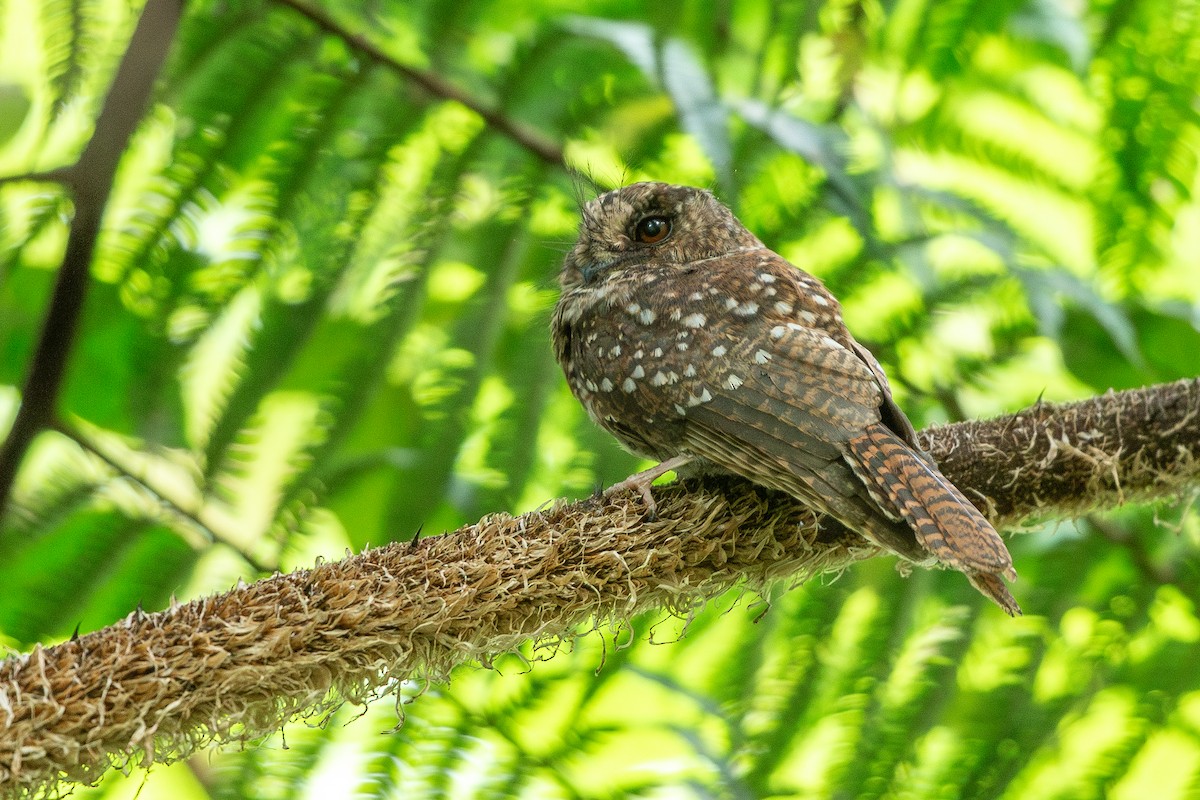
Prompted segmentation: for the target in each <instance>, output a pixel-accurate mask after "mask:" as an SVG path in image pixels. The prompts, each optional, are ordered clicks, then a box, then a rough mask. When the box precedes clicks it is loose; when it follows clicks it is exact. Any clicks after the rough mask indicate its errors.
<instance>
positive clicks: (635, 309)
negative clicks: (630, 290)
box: [625, 303, 642, 314]
mask: <svg viewBox="0 0 1200 800" xmlns="http://www.w3.org/2000/svg"><path fill="white" fill-rule="evenodd" d="M625 310H626V311H628V312H629V313H630V314H637V313H638V312H640V311H641V310H642V307H641V306H640V305H638V304H637V303H630V304H629V305H627V306H625Z"/></svg>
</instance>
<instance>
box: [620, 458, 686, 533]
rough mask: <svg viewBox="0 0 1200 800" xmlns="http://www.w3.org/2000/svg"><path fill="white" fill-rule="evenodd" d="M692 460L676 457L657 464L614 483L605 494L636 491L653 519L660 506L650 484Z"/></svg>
mask: <svg viewBox="0 0 1200 800" xmlns="http://www.w3.org/2000/svg"><path fill="white" fill-rule="evenodd" d="M691 460H692V457H691V456H675V457H674V458H668V459H667V460H666V461H663V462H662V463H661V464H655V465H654V466H653V467H651V468H650V469H644V470H642V471H641V472H639V473H637V474H635V475H630V476H629V477H628V478H626V479H625V480H623V481H621V482H620V483H614V484H613V485H612V486H610V487H608V490H607V491H606V492H605V494H613V493H615V492H623V491H626V490H627V489H636V490H637V491H638V492H639V493H640V494H641V495H642V500H643V501H644V502H645V503H646V508H647V509H648V510H649V511H650V517H651V519H653V518H655V517H656V516H657V515H658V505H657V504H656V503H655V502H654V495H653V494H651V493H650V484H652V483H654V482H655V481H656V480H658V479H659V478H661V477H662V476H663V475H665V474H666V473H668V472H670V471H671V470H673V469H678V468H679V467H682V466H683V465H684V464H686V463H688V462H689V461H691Z"/></svg>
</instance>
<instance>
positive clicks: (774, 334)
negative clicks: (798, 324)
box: [771, 325, 787, 339]
mask: <svg viewBox="0 0 1200 800" xmlns="http://www.w3.org/2000/svg"><path fill="white" fill-rule="evenodd" d="M785 333H787V328H785V327H784V326H782V325H776V326H775V327H774V328H771V338H772V339H782V338H783V335H784V334H785Z"/></svg>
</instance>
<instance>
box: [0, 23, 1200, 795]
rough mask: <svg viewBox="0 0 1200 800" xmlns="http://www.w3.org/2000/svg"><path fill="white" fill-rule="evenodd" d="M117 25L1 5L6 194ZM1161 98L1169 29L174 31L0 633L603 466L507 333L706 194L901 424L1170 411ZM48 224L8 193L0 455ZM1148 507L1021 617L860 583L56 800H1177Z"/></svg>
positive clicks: (427, 690)
mask: <svg viewBox="0 0 1200 800" xmlns="http://www.w3.org/2000/svg"><path fill="white" fill-rule="evenodd" d="M304 2H313V3H315V2H316V0H304ZM139 6H140V4H137V3H131V2H129V0H40V2H37V3H22V2H13V1H12V0H0V176H12V175H20V174H25V173H31V172H35V171H39V170H46V169H52V168H54V167H57V166H61V165H64V164H68V163H70V162H72V161H73V160H74V159H75V158H76V157H77V156H78V153H79V152H80V150H81V148H82V146H83V145H84V143H85V142H86V140H87V138H88V136H89V135H90V131H91V126H92V121H93V120H94V118H95V116H96V114H97V112H98V109H99V107H100V104H101V103H102V101H103V98H104V93H105V92H106V90H107V86H108V83H109V81H110V80H111V77H112V74H113V71H114V69H115V65H116V63H117V61H118V59H119V58H120V56H121V54H122V53H123V51H124V48H125V46H126V44H127V42H128V39H129V35H130V33H131V31H132V28H133V25H134V23H135V22H136V19H137V14H138V12H139V10H140V9H139ZM364 43H366V45H365V46H364ZM447 87H449V90H450V91H447ZM1198 88H1200V4H1197V3H1196V2H1188V1H1186V0H1185V1H1184V2H1175V1H1174V0H1137V1H1135V0H1109V1H1105V0H1098V1H1097V2H1091V3H1085V2H1076V1H1073V0H1026V1H1024V2H1018V1H1017V0H997V1H996V2H978V1H971V0H944V1H943V2H932V0H896V1H895V2H886V1H884V0H877V1H876V2H826V3H820V2H782V1H781V2H769V0H745V1H744V2H737V3H734V2H732V1H731V0H723V1H719V2H714V3H705V2H699V1H698V0H693V1H691V2H681V1H679V0H674V1H672V0H665V1H664V2H659V3H652V4H641V3H633V2H628V0H601V1H600V2H592V3H588V4H586V7H585V6H584V4H572V3H566V2H562V1H561V0H558V1H557V2H556V0H527V2H522V3H510V2H504V1H503V0H453V2H445V1H444V0H425V2H413V1H412V0H352V1H351V2H341V3H333V2H327V3H326V4H325V7H324V8H321V7H319V6H316V5H312V6H309V5H304V4H303V3H302V1H301V0H192V2H190V3H189V4H188V7H187V11H186V17H185V19H184V22H183V25H182V28H181V32H180V36H179V38H178V40H177V42H176V45H175V48H174V50H173V52H172V55H171V58H170V61H169V63H168V67H167V70H166V73H165V77H164V79H163V80H162V81H161V83H160V87H159V90H158V93H157V95H156V98H155V102H154V104H153V107H152V108H151V109H150V110H149V111H148V113H147V115H146V117H145V119H144V120H143V123H142V125H141V127H140V129H139V132H138V134H137V136H136V137H135V140H134V142H133V144H132V146H131V147H130V149H129V151H128V152H127V153H126V155H125V157H124V159H123V161H122V164H121V168H120V171H119V173H118V177H117V182H116V185H115V189H114V194H113V197H112V199H111V201H110V204H109V207H108V210H107V216H106V219H105V224H104V230H103V235H102V237H101V240H100V242H99V247H98V250H97V253H96V257H95V260H94V265H93V270H92V285H91V287H90V295H89V299H88V304H87V310H86V314H85V319H84V323H83V331H82V336H81V338H80V340H79V342H78V344H77V347H76V349H75V352H74V354H73V357H72V360H71V362H70V366H69V372H68V378H67V383H66V386H65V388H64V396H63V399H62V403H61V409H60V411H61V413H60V421H59V423H58V424H57V425H56V430H55V431H53V432H48V433H45V434H43V435H42V436H41V437H40V438H39V439H38V440H37V443H36V446H35V448H34V449H33V451H32V452H31V454H30V456H29V458H27V459H26V462H25V463H24V465H23V469H22V471H21V473H20V475H19V478H18V483H17V487H16V492H15V494H14V497H13V501H12V503H11V504H10V507H9V508H8V509H6V511H5V513H4V516H3V518H2V522H0V587H3V589H0V643H4V644H6V645H8V646H9V647H11V648H14V649H17V650H24V649H28V648H29V647H31V646H32V644H33V643H35V642H43V643H49V642H54V641H59V640H62V639H64V638H67V637H69V636H70V635H71V633H72V631H73V630H75V629H76V626H77V625H78V626H79V630H82V631H88V630H93V629H95V628H98V627H102V626H104V625H107V624H110V623H112V622H113V621H115V620H117V619H119V618H120V617H122V616H124V615H125V614H128V613H129V612H130V611H131V610H133V609H135V608H136V607H138V606H139V604H140V605H141V607H143V608H145V609H148V610H154V609H159V608H162V607H164V606H165V605H166V604H167V603H168V602H169V599H170V597H171V596H172V595H176V596H178V597H179V598H181V599H187V598H191V597H194V596H197V595H200V594H203V593H206V592H210V591H215V590H219V589H224V588H227V587H229V586H230V585H231V584H232V583H234V582H235V581H236V580H237V579H238V578H243V579H246V580H252V579H254V578H255V577H258V576H260V575H262V574H264V571H270V570H273V569H275V568H279V569H284V570H287V569H291V568H294V567H296V566H305V565H310V564H311V563H312V562H313V559H314V558H315V557H317V556H324V557H327V558H336V557H338V556H340V555H341V554H342V553H343V552H345V551H346V549H351V550H358V549H361V548H363V547H366V546H368V545H377V544H381V543H384V542H387V541H390V540H395V539H404V538H408V537H411V536H412V535H413V533H414V532H415V531H416V530H417V529H418V528H423V530H424V532H425V533H426V534H429V533H436V532H440V531H442V530H450V529H453V528H455V527H457V526H459V525H461V524H464V523H467V522H471V521H474V520H475V519H477V518H478V517H479V516H480V515H482V514H485V513H488V512H493V511H511V512H524V511H528V510H531V509H533V508H536V507H538V506H539V505H541V504H543V503H545V502H547V501H550V500H552V499H554V498H559V497H568V498H576V497H581V496H584V495H586V494H588V493H589V492H591V491H593V490H594V488H595V487H597V486H599V485H606V484H609V483H612V482H614V481H616V480H618V479H620V478H622V477H624V476H625V475H627V474H628V473H630V472H631V471H633V470H634V469H636V468H637V467H638V463H637V462H636V460H635V459H634V458H633V457H631V456H629V455H627V454H624V453H623V452H621V451H620V450H619V449H618V448H617V447H616V446H615V445H614V443H613V442H612V441H610V440H609V439H608V438H607V437H606V436H605V435H603V434H602V433H600V432H599V431H597V430H596V429H595V428H594V427H593V426H592V425H591V424H590V423H589V422H588V420H587V419H586V417H585V416H584V414H583V413H582V411H581V409H580V408H579V407H578V406H577V404H576V403H575V402H574V401H573V400H572V398H571V397H570V395H569V393H568V392H567V390H566V387H565V384H564V383H563V381H562V379H561V377H560V375H559V372H558V369H557V367H556V365H555V364H554V362H553V357H552V355H551V352H550V348H549V344H548V319H549V311H550V308H551V307H552V305H553V303H554V300H555V298H556V284H555V280H556V272H557V268H558V265H559V263H560V261H561V257H562V252H563V251H564V250H565V249H566V248H567V247H568V246H569V244H570V242H571V241H572V239H573V236H574V229H575V225H576V224H577V208H578V203H579V201H580V200H581V199H587V198H589V197H590V196H591V195H592V194H594V193H595V191H596V190H597V188H607V187H612V186H615V185H619V184H621V183H624V182H630V181H633V180H638V179H644V178H646V179H651V178H652V179H657V180H668V181H675V182H684V183H690V184H696V185H702V186H707V187H710V188H712V189H713V190H714V191H715V192H717V194H718V195H719V196H720V197H721V198H722V199H723V200H725V201H726V202H727V203H729V204H730V205H731V206H732V207H733V208H734V210H735V211H736V212H737V213H738V214H739V215H740V217H741V218H742V220H743V221H744V222H745V223H746V224H747V226H748V227H750V228H751V229H752V230H753V231H755V232H756V233H757V234H758V235H759V236H760V238H762V239H763V240H764V241H765V242H766V243H767V244H768V245H770V246H771V247H773V248H774V249H775V250H777V251H779V252H780V253H782V254H783V255H785V256H786V257H788V258H789V259H790V260H792V261H793V262H794V263H796V264H798V265H800V266H802V267H804V268H805V269H808V270H809V271H811V272H814V273H816V274H817V275H819V276H820V277H821V278H822V279H823V280H825V281H826V283H827V284H828V285H829V287H830V288H831V290H832V291H833V292H834V293H835V294H836V295H838V296H839V297H840V298H841V299H842V300H843V302H844V305H845V309H846V316H847V320H848V323H849V325H850V327H851V329H852V330H854V331H855V332H856V334H857V335H858V337H859V338H860V339H862V340H863V341H864V342H866V343H867V344H868V345H869V346H870V347H871V348H872V349H873V350H874V352H875V353H876V355H877V356H878V357H879V359H880V361H881V362H882V363H883V365H884V367H885V369H886V370H887V371H888V373H889V375H890V376H891V378H892V381H893V385H894V387H895V389H896V392H897V395H898V397H899V400H900V402H901V405H902V406H903V407H904V408H905V410H906V411H907V412H908V413H909V415H910V416H911V417H912V418H913V420H914V422H915V423H916V424H917V425H918V427H920V426H922V425H925V424H929V423H934V422H940V421H947V420H954V419H959V418H964V417H976V416H987V415H991V414H995V413H999V412H1001V411H1006V410H1016V409H1018V408H1020V407H1022V406H1025V405H1028V404H1030V403H1032V402H1034V401H1035V400H1037V399H1038V398H1039V397H1044V398H1046V399H1048V400H1067V399H1073V398H1080V397H1086V396H1090V395H1093V394H1098V393H1101V392H1104V391H1106V390H1107V389H1109V388H1110V387H1112V388H1118V389H1119V388H1127V387H1132V386H1138V385H1142V384H1146V383H1154V382H1160V381H1167V380H1172V379H1175V378H1179V377H1186V376H1193V375H1196V374H1197V373H1200V330H1198V323H1200V266H1197V264H1198V259H1200V204H1198V203H1197V198H1196V188H1197V178H1198V175H1200V172H1198V170H1197V152H1200V117H1198V114H1197V109H1198V97H1197V89H1198ZM448 94H451V95H454V97H455V98H456V99H452V98H450V97H448V96H447V95H448ZM464 100H465V101H466V103H465V104H464V102H461V101H464ZM484 109H485V110H487V113H486V115H481V114H480V113H478V112H479V111H480V110H484ZM70 214H71V207H70V202H69V199H68V198H67V195H66V194H65V192H64V191H63V190H61V189H60V188H59V187H56V186H55V185H53V184H48V183H30V182H7V183H4V184H3V185H0V430H5V429H6V428H7V426H8V425H9V424H10V423H11V420H12V417H13V415H14V414H15V413H16V408H17V406H18V403H19V400H20V386H21V382H22V380H23V376H24V375H25V373H26V370H27V369H28V365H29V360H30V358H31V355H32V347H33V344H34V343H35V341H36V337H37V334H38V329H39V325H40V322H41V320H42V318H43V315H44V312H45V308H46V305H47V299H48V297H49V294H50V291H51V289H52V285H53V279H54V276H55V270H56V268H57V266H58V263H59V260H60V259H61V254H62V248H63V243H64V240H65V233H66V228H67V225H68V222H69V219H70ZM1188 501H1189V498H1183V502H1180V503H1179V504H1176V505H1173V506H1162V507H1156V508H1146V507H1142V508H1126V509H1122V510H1121V511H1119V512H1116V513H1113V514H1110V515H1106V516H1105V517H1103V518H1097V519H1084V520H1078V521H1055V520H1052V521H1045V522H1046V524H1045V526H1044V527H1041V528H1034V529H1032V532H1031V533H1029V534H1027V535H1021V536H1017V537H1015V538H1013V539H1011V540H1010V541H1011V546H1012V549H1013V550H1014V553H1015V556H1016V559H1017V569H1018V571H1019V572H1020V574H1021V576H1022V579H1021V581H1020V582H1019V583H1018V584H1017V585H1016V587H1015V590H1016V594H1017V596H1018V599H1019V600H1020V602H1021V603H1022V605H1023V606H1024V608H1025V611H1026V616H1025V617H1023V618H1020V619H1017V620H1009V619H1007V618H1005V617H1004V616H1003V615H1002V614H1001V613H1000V612H999V611H997V610H996V609H994V608H991V607H985V606H984V601H983V600H982V599H981V598H980V597H978V596H977V595H976V594H975V593H974V592H973V591H972V590H971V589H970V587H969V586H967V584H966V582H965V581H963V580H961V576H958V575H956V574H951V573H945V574H943V573H928V572H918V573H916V574H914V575H912V576H911V577H909V578H907V579H906V578H902V577H901V576H899V575H898V574H897V572H896V570H895V569H894V562H893V561H892V560H890V559H877V560H875V561H872V562H869V563H865V564H862V565H859V566H858V567H856V568H855V569H853V570H850V571H848V572H846V573H845V574H843V575H841V576H838V577H837V579H836V580H832V579H830V580H826V581H815V582H812V583H810V584H809V585H805V586H802V587H797V588H792V587H779V588H778V590H777V591H776V592H774V593H773V594H772V595H771V596H770V597H767V598H759V597H739V596H729V597H727V598H723V599H722V600H720V601H719V602H715V603H713V604H711V605H710V607H708V608H705V609H697V610H696V612H695V613H694V614H693V615H690V616H689V617H688V618H687V619H686V620H680V619H676V618H672V617H653V618H647V619H639V620H636V621H634V622H633V623H632V624H631V625H630V626H628V627H626V628H622V629H620V630H614V631H601V632H592V633H589V634H587V635H585V636H583V637H582V638H580V639H579V640H578V641H577V642H575V643H574V644H573V645H571V646H566V645H564V646H562V647H560V648H559V652H557V653H556V654H550V653H542V652H535V651H533V650H529V651H527V652H525V653H523V654H522V655H521V656H519V657H518V656H513V657H511V658H507V659H502V660H501V661H500V662H498V664H497V667H498V669H497V670H496V671H491V670H485V669H482V668H464V669H461V670H460V671H459V673H458V674H457V676H456V678H455V680H454V681H453V682H452V684H451V685H449V686H428V687H421V686H416V685H405V686H403V687H398V689H399V691H400V693H401V696H402V697H403V698H404V699H406V700H408V699H412V698H413V697H414V696H416V695H419V697H417V699H415V701H413V702H411V703H407V704H405V705H404V706H403V714H404V716H405V717H406V719H405V722H404V725H403V726H402V727H400V728H399V729H398V731H396V732H392V733H388V734H382V733H381V731H386V730H389V729H391V728H392V727H393V726H394V725H395V722H396V713H397V709H398V708H399V707H400V706H399V705H395V706H394V705H393V704H392V703H391V702H381V703H377V704H375V706H373V707H372V708H371V709H369V710H367V711H365V712H363V711H362V710H360V709H344V710H343V711H342V712H339V713H338V714H337V715H335V717H334V719H333V720H332V721H330V722H329V723H328V724H325V725H324V726H321V727H317V726H305V725H303V724H296V725H292V726H289V727H288V728H287V729H286V730H285V731H284V732H282V734H281V735H280V736H276V737H273V738H272V739H270V740H268V741H267V742H266V743H265V744H263V745H262V746H259V747H253V748H246V749H243V750H237V749H231V750H227V751H221V752H213V753H207V754H204V755H201V756H198V757H195V758H193V759H191V760H190V761H188V762H185V763H182V764H177V765H174V766H172V767H169V768H163V767H157V768H155V769H154V771H153V772H152V773H151V774H150V776H149V779H148V781H147V782H146V783H145V785H144V786H143V785H142V782H143V776H141V775H139V774H134V775H133V776H132V777H131V778H123V777H122V776H120V775H119V774H118V775H115V776H112V777H110V778H109V779H106V780H105V781H104V782H103V783H102V784H101V785H100V787H99V788H98V789H94V790H87V791H80V792H79V793H78V794H77V795H76V796H78V797H94V796H108V797H131V796H133V795H134V793H136V792H137V791H138V790H139V789H140V790H141V795H140V796H141V797H143V798H157V797H172V798H204V797H212V798H225V797H229V798H232V797H263V798H292V797H307V796H312V797H318V796H319V797H346V796H350V795H354V796H361V797H401V796H403V797H424V796H428V797H480V798H484V797H507V796H528V797H553V798H558V797H564V798H593V797H595V798H607V797H624V796H638V797H692V796H695V797H747V798H748V797H769V796H778V797H785V796H786V797H822V798H827V797H846V798H850V797H854V798H868V797H904V798H926V797H971V798H983V797H1005V798H1093V797H1094V798H1099V797H1113V798H1143V797H1147V796H1154V797H1156V798H1160V799H1161V800H1166V799H1167V798H1176V797H1178V798H1183V797H1197V796H1200V673H1198V672H1197V670H1196V668H1195V665H1196V664H1200V619H1198V618H1197V611H1196V602H1197V599H1198V598H1200V578H1198V574H1197V572H1198V570H1197V562H1196V555H1195V554H1196V552H1197V546H1198V544H1200V517H1198V515H1197V514H1196V513H1195V511H1194V510H1189V508H1188V506H1189V503H1188ZM549 655H554V657H553V659H550V660H546V659H547V657H548V656H549ZM531 663H532V664H533V666H532V667H530V666H529V665H530V664H531ZM360 714H365V717H366V718H365V719H355V718H356V717H358V716H359V715H360ZM351 720H354V721H353V722H351ZM285 748H286V749H285Z"/></svg>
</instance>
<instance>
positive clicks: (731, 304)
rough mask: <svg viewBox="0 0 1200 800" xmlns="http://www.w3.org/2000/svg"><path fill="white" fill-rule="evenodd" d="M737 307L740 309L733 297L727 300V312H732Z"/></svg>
mask: <svg viewBox="0 0 1200 800" xmlns="http://www.w3.org/2000/svg"><path fill="white" fill-rule="evenodd" d="M737 307H738V301H737V300H734V299H733V298H732V297H726V298H725V310H726V311H732V310H733V309H735V308H737Z"/></svg>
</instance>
